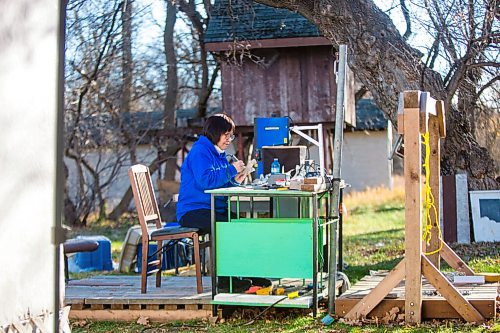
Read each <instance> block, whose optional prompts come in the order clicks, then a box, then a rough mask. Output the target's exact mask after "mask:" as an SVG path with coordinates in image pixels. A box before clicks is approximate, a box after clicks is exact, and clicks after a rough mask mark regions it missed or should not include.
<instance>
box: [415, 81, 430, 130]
mask: <svg viewBox="0 0 500 333" xmlns="http://www.w3.org/2000/svg"><path fill="white" fill-rule="evenodd" d="M429 99H430V93H429V92H427V91H423V92H422V93H421V94H420V111H419V112H420V117H419V124H418V125H419V128H420V133H422V134H424V133H427V132H428V129H429V128H428V125H429V112H428V110H427V108H428V106H427V104H428V102H429Z"/></svg>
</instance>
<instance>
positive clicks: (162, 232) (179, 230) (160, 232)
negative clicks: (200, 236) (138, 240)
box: [150, 227, 198, 237]
mask: <svg viewBox="0 0 500 333" xmlns="http://www.w3.org/2000/svg"><path fill="white" fill-rule="evenodd" d="M187 232H198V229H197V228H186V227H170V228H161V229H157V230H155V231H153V232H151V234H150V236H151V237H158V236H166V235H177V234H183V233H187Z"/></svg>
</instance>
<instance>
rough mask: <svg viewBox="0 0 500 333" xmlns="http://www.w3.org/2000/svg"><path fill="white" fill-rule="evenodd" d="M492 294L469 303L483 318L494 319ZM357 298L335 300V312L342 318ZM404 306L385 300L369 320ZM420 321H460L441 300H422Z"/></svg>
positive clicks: (455, 312) (454, 312)
mask: <svg viewBox="0 0 500 333" xmlns="http://www.w3.org/2000/svg"><path fill="white" fill-rule="evenodd" d="M494 295H496V293H493V294H492V296H491V298H490V299H473V300H470V303H471V304H472V305H473V306H474V308H476V309H477V310H478V311H479V313H481V315H482V316H483V317H484V318H488V319H489V318H495V296H494ZM359 301H360V300H359V298H342V297H341V298H337V299H336V300H335V312H336V314H337V315H338V316H340V317H343V316H345V314H346V313H348V312H349V311H350V310H351V309H352V308H353V307H355V306H356V304H358V302H359ZM404 306H405V300H404V299H403V298H394V299H388V298H385V299H384V300H383V301H382V302H380V303H379V304H378V305H377V306H376V307H375V309H373V310H372V311H370V313H369V315H368V317H369V318H375V317H378V318H383V317H384V316H385V315H386V314H387V312H389V311H390V310H391V309H392V308H394V307H397V308H399V309H400V310H402V309H403V307H404ZM422 319H462V316H460V315H459V314H458V313H457V311H456V310H455V309H454V308H453V307H452V306H451V305H450V304H449V303H448V302H447V301H446V300H445V299H443V298H441V297H439V298H438V299H425V298H424V299H423V300H422Z"/></svg>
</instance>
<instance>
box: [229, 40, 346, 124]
mask: <svg viewBox="0 0 500 333" xmlns="http://www.w3.org/2000/svg"><path fill="white" fill-rule="evenodd" d="M251 52H252V54H253V55H254V56H255V57H254V59H253V60H251V59H249V58H248V57H244V58H243V60H242V61H241V63H235V62H234V61H224V62H223V64H222V100H223V110H224V112H226V113H228V114H230V115H231V116H232V117H233V119H234V120H235V122H236V124H237V125H239V126H253V124H254V118H255V117H270V116H271V115H272V114H277V115H278V116H290V118H291V119H292V120H293V121H294V122H295V123H319V122H332V121H334V120H335V99H336V89H337V88H336V83H335V74H334V60H335V56H334V52H335V50H334V48H333V47H332V46H308V47H291V48H274V49H259V50H252V51H251ZM349 77H350V78H351V79H352V75H350V76H349ZM347 86H348V87H351V86H352V85H350V84H348V85H347ZM353 94H354V93H353V92H352V91H349V92H348V93H347V94H346V95H347V96H348V97H347V98H346V100H347V101H352V103H348V104H352V105H348V106H347V107H346V117H345V119H346V122H348V123H351V122H352V119H355V115H354V103H353V101H354V98H353V96H352V98H351V97H349V96H350V95H353Z"/></svg>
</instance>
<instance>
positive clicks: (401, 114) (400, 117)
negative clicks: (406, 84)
mask: <svg viewBox="0 0 500 333" xmlns="http://www.w3.org/2000/svg"><path fill="white" fill-rule="evenodd" d="M404 96H405V95H404V92H400V93H399V99H398V134H399V135H403V134H404V133H405V128H404V123H405V115H404V111H405V105H404V104H405V103H404V102H405V99H404Z"/></svg>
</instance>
